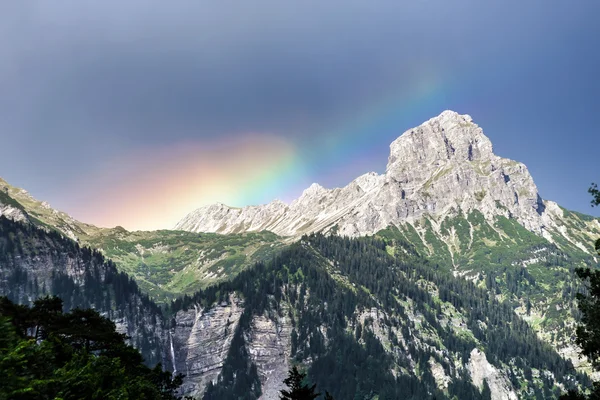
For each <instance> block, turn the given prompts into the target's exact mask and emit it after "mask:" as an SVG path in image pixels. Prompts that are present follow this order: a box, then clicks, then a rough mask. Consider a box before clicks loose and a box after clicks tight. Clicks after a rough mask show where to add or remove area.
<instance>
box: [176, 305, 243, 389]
mask: <svg viewBox="0 0 600 400" xmlns="http://www.w3.org/2000/svg"><path fill="white" fill-rule="evenodd" d="M242 312H243V302H242V301H241V300H240V299H238V298H237V297H236V296H234V295H232V296H230V298H229V301H228V302H223V303H220V304H217V305H215V306H213V307H211V308H210V309H208V310H204V309H202V307H200V306H199V305H197V304H196V305H194V306H193V308H191V309H188V310H187V311H180V312H178V313H177V315H176V316H175V318H174V319H175V321H174V322H175V327H174V328H172V329H171V331H170V332H169V338H168V340H169V341H170V343H169V348H170V350H169V353H170V358H171V360H170V361H171V364H172V365H173V367H174V368H173V370H174V371H175V372H177V373H182V374H184V375H185V376H186V379H185V381H184V384H183V386H182V391H183V392H184V393H186V394H189V395H193V396H197V395H200V394H202V393H203V392H204V389H205V388H206V385H207V384H208V383H209V382H213V383H215V382H216V380H217V377H218V376H219V373H220V372H221V369H222V367H223V363H224V361H225V358H226V357H227V353H228V352H229V348H230V346H231V342H232V340H233V337H234V334H235V332H236V329H237V327H238V324H239V321H240V317H241V315H242Z"/></svg>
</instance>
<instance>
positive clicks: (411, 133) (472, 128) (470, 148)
mask: <svg viewBox="0 0 600 400" xmlns="http://www.w3.org/2000/svg"><path fill="white" fill-rule="evenodd" d="M492 156H493V150H492V142H490V140H489V139H488V138H487V136H485V135H484V134H483V130H482V129H481V128H480V127H479V126H478V125H477V124H475V123H474V122H473V119H472V118H471V116H469V115H460V114H458V113H456V112H454V111H448V110H447V111H444V112H443V113H441V114H440V115H438V116H437V117H435V118H431V119H430V120H429V121H426V122H424V123H423V124H421V125H420V126H418V127H416V128H413V129H409V130H408V131H406V132H404V134H402V135H401V136H400V137H399V138H398V139H396V140H394V141H393V142H392V144H391V145H390V157H389V159H388V166H387V171H391V172H393V171H394V170H395V169H398V168H403V167H405V166H406V165H411V166H415V167H416V166H419V167H422V166H426V167H431V166H439V165H442V164H446V163H449V162H467V161H482V160H487V159H490V158H491V157H492Z"/></svg>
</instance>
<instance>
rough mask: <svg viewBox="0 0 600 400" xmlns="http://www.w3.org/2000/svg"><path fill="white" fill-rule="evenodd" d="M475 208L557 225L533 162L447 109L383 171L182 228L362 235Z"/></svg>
mask: <svg viewBox="0 0 600 400" xmlns="http://www.w3.org/2000/svg"><path fill="white" fill-rule="evenodd" d="M475 209H476V210H478V211H479V212H481V213H482V214H483V215H484V216H485V217H486V218H488V219H493V218H494V217H495V216H497V215H504V216H506V217H507V218H514V219H516V220H517V221H518V222H519V223H520V224H521V225H523V226H524V227H525V228H527V229H528V230H530V231H533V232H535V233H536V234H539V235H545V232H546V231H547V229H548V228H550V227H555V225H556V223H555V219H556V213H547V212H546V203H545V202H544V201H543V200H542V198H541V197H540V195H539V193H538V190H537V187H536V185H535V183H534V182H533V179H532V177H531V175H530V174H529V171H528V170H527V167H526V166H525V165H523V164H521V163H519V162H516V161H512V160H509V159H505V158H501V157H499V156H497V155H495V154H494V153H493V148H492V143H491V142H490V140H489V139H488V138H487V137H486V136H485V135H484V134H483V130H482V129H481V128H480V127H479V126H478V125H477V124H475V123H474V122H473V120H472V119H471V117H470V116H468V115H459V114H457V113H456V112H453V111H444V112H443V113H442V114H440V115H439V116H437V117H435V118H432V119H430V120H429V121H427V122H425V123H423V124H422V125H420V126H419V127H416V128H414V129H410V130H408V131H406V132H405V133H404V134H403V135H402V136H400V137H399V138H398V139H396V140H395V141H394V142H393V143H392V144H391V146H390V156H389V159H388V164H387V168H386V172H385V173H384V174H383V175H378V174H376V173H368V174H365V175H363V176H360V177H359V178H357V179H356V180H354V181H353V182H351V183H350V184H349V185H348V186H346V187H343V188H336V189H325V188H323V187H321V186H319V185H318V184H313V185H311V186H310V187H309V188H308V189H306V190H305V191H304V193H302V195H301V196H300V198H298V199H297V200H294V201H293V202H292V203H291V204H289V205H286V204H284V203H282V202H281V201H274V202H272V203H270V204H267V205H264V206H251V207H245V208H232V207H228V206H226V205H224V204H215V205H211V206H207V207H203V208H200V209H198V210H196V211H194V212H192V213H191V214H189V215H188V216H187V217H185V218H184V219H183V220H182V221H180V222H179V223H178V224H177V226H176V229H181V230H187V231H193V232H218V233H232V232H242V231H260V230H269V231H272V232H274V233H277V234H279V235H282V236H292V237H295V236H298V235H302V234H304V233H309V232H317V231H323V232H330V231H333V232H337V233H339V234H343V235H349V236H361V235H368V234H373V233H376V232H378V231H380V230H382V229H385V228H387V227H388V226H390V225H396V226H399V225H400V224H402V223H406V222H408V223H411V222H413V221H415V220H418V219H419V218H421V217H422V216H423V215H434V216H436V217H438V216H439V217H443V216H445V215H448V214H453V213H457V212H458V210H461V211H462V212H464V213H468V212H469V211H471V210H475ZM546 236H549V235H547V234H546Z"/></svg>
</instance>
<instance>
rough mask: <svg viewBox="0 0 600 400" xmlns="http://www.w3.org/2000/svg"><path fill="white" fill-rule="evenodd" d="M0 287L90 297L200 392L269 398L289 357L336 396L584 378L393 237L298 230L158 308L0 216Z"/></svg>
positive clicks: (49, 239) (513, 318) (486, 299)
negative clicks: (294, 238)
mask: <svg viewBox="0 0 600 400" xmlns="http://www.w3.org/2000/svg"><path fill="white" fill-rule="evenodd" d="M0 255H1V257H0V294H4V295H8V296H9V297H10V298H12V299H13V300H15V301H19V302H29V301H31V300H32V299H33V298H35V296H38V295H41V294H44V293H52V294H57V295H59V296H61V297H62V298H63V299H65V304H66V306H67V307H75V306H82V307H95V308H97V309H98V310H100V311H101V312H102V313H104V314H105V315H108V316H109V317H111V318H112V319H113V320H115V322H116V323H117V325H118V326H119V329H120V330H121V331H123V332H127V333H128V335H129V336H131V337H132V342H133V343H134V344H135V345H136V346H137V347H139V348H140V349H141V351H142V353H143V354H144V356H145V357H146V359H147V361H148V362H149V363H151V364H152V363H156V362H159V361H161V362H163V363H164V365H165V366H166V367H168V368H170V369H172V370H173V371H176V372H181V373H184V374H186V375H187V377H186V380H185V383H184V387H183V388H184V390H185V393H188V394H200V395H202V397H203V398H205V399H229V398H231V399H233V398H238V397H239V396H242V398H247V399H252V398H258V397H259V396H260V398H263V399H272V398H276V395H277V391H278V390H279V389H280V388H281V385H282V380H283V378H284V377H285V374H286V372H287V369H288V367H289V366H290V365H291V363H293V362H301V363H303V364H304V365H306V366H307V367H308V369H309V374H310V376H311V379H313V380H314V381H315V382H317V383H318V384H319V387H320V388H321V389H326V390H329V391H331V392H332V393H334V394H335V395H337V398H349V397H350V398H352V397H354V396H355V395H358V396H359V398H377V397H378V398H380V399H384V398H415V399H427V398H432V397H433V396H436V398H438V399H444V398H453V397H457V398H471V399H478V398H484V397H483V393H484V388H486V387H488V388H489V389H490V391H491V394H492V398H494V399H506V398H510V399H516V398H523V399H527V398H536V397H537V398H548V399H551V398H555V397H556V396H557V394H558V392H559V391H560V389H561V388H566V387H570V386H571V385H573V384H574V382H575V381H577V382H580V383H583V384H586V383H587V382H588V380H587V378H586V377H585V376H583V375H580V374H576V373H575V371H574V370H573V368H572V365H571V364H570V362H569V361H565V360H564V359H562V358H561V357H560V356H559V355H558V354H557V353H556V352H555V351H554V350H552V349H551V348H550V347H548V345H546V344H545V343H544V342H543V341H541V340H540V339H539V338H538V337H536V335H535V333H534V332H533V331H532V330H531V329H530V328H529V326H528V325H527V324H525V323H524V322H523V321H522V320H521V319H520V318H519V317H518V316H517V315H516V314H514V312H513V311H512V308H511V306H510V305H509V304H506V303H504V304H503V303H500V302H499V301H498V300H497V299H495V296H494V294H493V293H491V294H490V293H489V291H488V290H486V289H482V288H478V287H477V285H476V284H474V283H472V282H469V281H466V280H464V279H460V278H456V277H454V276H453V275H452V274H451V273H450V272H449V271H445V270H444V269H442V268H439V267H438V266H436V265H434V264H431V263H428V262H427V261H425V260H423V259H422V258H421V257H420V256H419V255H418V253H417V251H416V250H415V249H414V247H413V246H412V245H410V244H409V243H408V242H406V241H403V240H401V239H399V238H392V239H386V240H385V241H382V240H379V239H374V238H361V239H348V238H340V237H336V236H331V237H324V236H320V235H317V236H311V237H306V238H304V239H302V240H301V241H300V242H297V243H294V244H292V245H290V246H289V248H287V249H284V250H283V251H282V252H281V253H280V254H278V255H275V256H273V259H272V260H271V261H269V262H267V263H259V264H257V265H256V266H254V267H252V268H250V269H246V270H244V271H242V272H240V274H239V275H238V276H237V277H236V278H234V279H233V280H231V281H227V282H222V283H220V284H218V285H216V286H210V287H208V288H206V289H204V290H202V291H200V292H198V293H197V294H196V295H194V296H193V297H189V296H185V297H184V298H182V299H179V300H176V301H175V302H174V303H173V304H172V305H171V306H170V307H169V310H167V312H166V313H163V312H161V311H160V310H159V309H158V308H157V307H156V305H154V303H152V301H150V300H149V299H148V298H146V297H145V296H143V295H142V294H141V293H140V291H139V289H138V288H137V285H135V283H134V282H133V281H132V280H131V279H130V278H129V277H127V275H125V274H123V273H118V272H117V271H116V268H115V266H114V264H113V263H112V262H110V261H107V260H105V259H104V258H103V257H102V255H101V254H99V253H98V252H95V251H93V250H90V249H86V248H82V247H81V246H80V245H79V244H78V243H76V242H74V241H72V240H70V239H68V238H65V237H64V236H62V235H60V234H59V233H57V232H56V231H53V230H50V231H49V230H47V229H41V228H37V227H35V226H33V225H32V224H27V223H21V222H14V221H11V220H8V219H6V218H3V217H0Z"/></svg>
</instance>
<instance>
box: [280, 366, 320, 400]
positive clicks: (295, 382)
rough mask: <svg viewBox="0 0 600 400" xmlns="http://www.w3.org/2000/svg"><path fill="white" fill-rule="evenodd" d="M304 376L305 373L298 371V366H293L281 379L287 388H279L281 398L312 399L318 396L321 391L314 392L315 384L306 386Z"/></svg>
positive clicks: (287, 399) (289, 399)
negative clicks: (286, 375) (284, 377)
mask: <svg viewBox="0 0 600 400" xmlns="http://www.w3.org/2000/svg"><path fill="white" fill-rule="evenodd" d="M304 378H306V374H305V373H301V372H299V371H298V368H297V367H296V366H294V367H293V368H292V369H291V370H290V371H289V373H288V377H287V378H286V379H285V380H284V381H283V382H284V383H285V384H286V386H287V387H288V388H289V391H288V390H281V396H280V397H279V398H280V399H281V400H313V399H316V398H317V397H319V395H320V394H321V393H315V389H316V387H317V385H312V386H308V385H305V384H304V383H303V382H304Z"/></svg>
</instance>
